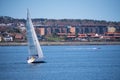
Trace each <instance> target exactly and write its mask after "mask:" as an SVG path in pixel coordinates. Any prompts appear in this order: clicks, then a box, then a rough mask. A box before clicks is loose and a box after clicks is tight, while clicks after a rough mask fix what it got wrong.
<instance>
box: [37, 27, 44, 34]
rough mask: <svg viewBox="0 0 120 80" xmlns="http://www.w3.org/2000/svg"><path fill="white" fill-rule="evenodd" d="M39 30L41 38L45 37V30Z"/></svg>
mask: <svg viewBox="0 0 120 80" xmlns="http://www.w3.org/2000/svg"><path fill="white" fill-rule="evenodd" d="M37 29H38V30H39V34H40V35H41V36H44V35H45V28H37Z"/></svg>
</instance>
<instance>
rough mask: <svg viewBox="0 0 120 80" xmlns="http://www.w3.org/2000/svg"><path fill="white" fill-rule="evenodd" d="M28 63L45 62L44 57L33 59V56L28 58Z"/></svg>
mask: <svg viewBox="0 0 120 80" xmlns="http://www.w3.org/2000/svg"><path fill="white" fill-rule="evenodd" d="M27 63H29V64H30V63H44V61H43V59H40V58H38V59H33V58H31V59H28V60H27Z"/></svg>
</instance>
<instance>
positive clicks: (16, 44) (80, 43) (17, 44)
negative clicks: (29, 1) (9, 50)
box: [0, 42, 120, 46]
mask: <svg viewBox="0 0 120 80" xmlns="http://www.w3.org/2000/svg"><path fill="white" fill-rule="evenodd" d="M40 44H41V45H45V46H50V45H120V42H40ZM26 45H27V42H0V46H26Z"/></svg>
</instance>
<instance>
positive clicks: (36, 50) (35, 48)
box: [26, 10, 43, 58]
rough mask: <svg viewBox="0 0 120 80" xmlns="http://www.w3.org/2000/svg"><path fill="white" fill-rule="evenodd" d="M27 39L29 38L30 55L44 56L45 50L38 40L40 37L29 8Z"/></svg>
mask: <svg viewBox="0 0 120 80" xmlns="http://www.w3.org/2000/svg"><path fill="white" fill-rule="evenodd" d="M26 27H27V30H26V31H27V40H28V47H29V56H30V57H31V56H36V55H37V56H38V58H42V57H43V52H42V49H41V47H40V44H39V42H38V38H37V36H36V32H35V29H34V27H33V24H32V20H31V18H30V14H29V10H27V22H26Z"/></svg>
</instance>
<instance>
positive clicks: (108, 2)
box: [0, 0, 120, 21]
mask: <svg viewBox="0 0 120 80" xmlns="http://www.w3.org/2000/svg"><path fill="white" fill-rule="evenodd" d="M27 8H29V9H30V13H31V17H32V18H48V19H94V20H106V21H120V0H0V16H10V17H14V18H26V10H27Z"/></svg>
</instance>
